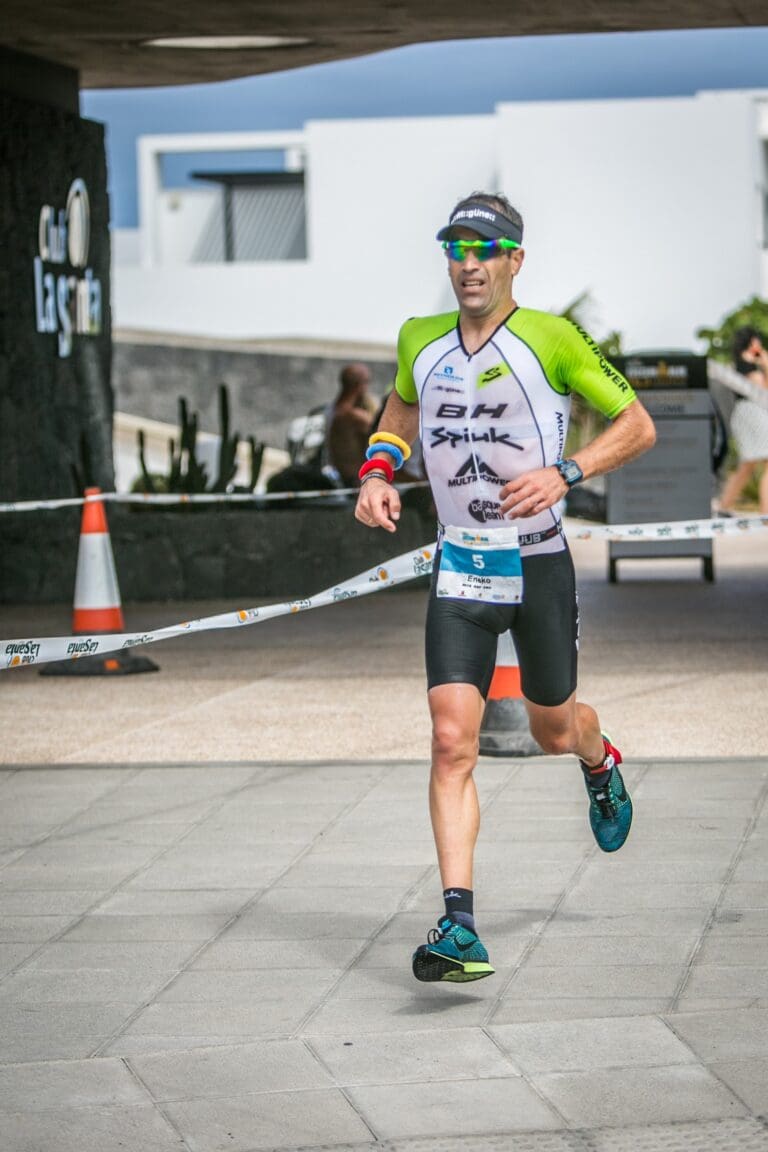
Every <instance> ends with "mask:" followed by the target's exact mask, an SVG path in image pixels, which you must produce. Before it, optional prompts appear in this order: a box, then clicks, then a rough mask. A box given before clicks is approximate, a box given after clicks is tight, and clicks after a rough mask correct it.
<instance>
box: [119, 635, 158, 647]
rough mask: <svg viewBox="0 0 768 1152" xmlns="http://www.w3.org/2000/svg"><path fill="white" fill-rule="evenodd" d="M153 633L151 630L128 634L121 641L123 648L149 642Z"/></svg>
mask: <svg viewBox="0 0 768 1152" xmlns="http://www.w3.org/2000/svg"><path fill="white" fill-rule="evenodd" d="M152 639H153V634H152V633H151V632H144V633H142V635H141V636H129V637H128V639H127V640H124V641H123V643H122V647H123V648H135V647H136V645H137V644H151V643H152Z"/></svg>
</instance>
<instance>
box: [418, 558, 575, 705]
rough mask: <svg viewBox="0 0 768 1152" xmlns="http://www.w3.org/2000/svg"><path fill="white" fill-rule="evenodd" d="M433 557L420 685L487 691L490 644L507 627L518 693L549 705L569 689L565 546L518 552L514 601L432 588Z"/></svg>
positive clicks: (570, 602)
mask: <svg viewBox="0 0 768 1152" xmlns="http://www.w3.org/2000/svg"><path fill="white" fill-rule="evenodd" d="M439 555H440V554H439V552H438V554H437V556H436V557H435V567H434V572H433V575H432V588H431V591H430V596H429V606H428V608H427V629H426V658H427V684H428V687H430V688H435V687H437V685H439V684H474V685H476V687H477V688H478V689H479V690H480V693H481V694H482V696H483V697H486V696H487V695H488V689H489V688H490V686H491V679H492V677H493V669H494V666H495V663H496V643H497V638H498V637H499V636H500V635H501V633H502V632H506V631H507V629H509V630H510V631H511V633H512V640H513V641H514V645H515V651H516V652H517V658H518V661H519V664H520V678H521V684H522V689H523V695H524V696H525V698H526V699H527V700H530V701H531V703H532V704H541V705H544V706H546V707H554V706H555V705H557V704H562V703H563V702H564V701H565V700H567V699H568V697H569V696H570V695H571V694H572V693H573V692H574V691H575V690H576V664H577V654H578V642H579V607H578V598H577V595H576V579H575V575H574V571H573V561H572V560H571V554H570V552H569V551H568V549H567V548H566V549H564V550H563V551H562V552H553V553H548V554H545V555H543V556H523V558H522V562H523V602H522V604H510V605H498V604H483V603H478V602H477V601H466V600H451V599H448V598H446V597H440V598H439V599H438V597H437V596H436V595H435V581H436V576H437V569H438V561H439Z"/></svg>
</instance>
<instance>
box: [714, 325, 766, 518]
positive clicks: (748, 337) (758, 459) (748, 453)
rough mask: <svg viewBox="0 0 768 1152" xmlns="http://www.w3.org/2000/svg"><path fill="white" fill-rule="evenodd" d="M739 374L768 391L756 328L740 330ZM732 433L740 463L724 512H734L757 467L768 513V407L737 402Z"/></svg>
mask: <svg viewBox="0 0 768 1152" xmlns="http://www.w3.org/2000/svg"><path fill="white" fill-rule="evenodd" d="M733 360H734V364H735V366H736V371H737V372H740V373H741V374H742V376H746V377H747V378H748V379H749V380H751V381H752V383H753V384H757V385H758V386H760V387H762V388H768V351H766V349H765V346H764V344H763V336H762V335H761V333H760V332H758V331H757V329H756V328H739V329H738V331H737V332H736V335H735V336H734V340H733ZM731 433H732V435H733V438H734V440H735V441H736V449H737V451H738V454H739V463H738V464H737V466H736V468H735V469H734V471H733V472H732V473H731V475H730V476H729V477H728V479H727V481H726V483H725V486H724V488H723V492H722V496H721V498H720V511H721V512H732V511H733V509H734V505H735V503H736V501H737V500H738V498H739V496H740V495H741V493H742V492H743V490H744V488H745V486H746V485H747V484H748V483H749V481H750V480H751V479H752V476H753V474H754V472H755V469H756V468H760V467H762V469H763V473H762V476H761V478H760V482H759V485H758V493H759V500H760V512H761V514H763V515H765V514H767V513H768V468H767V467H766V466H765V465H766V461H768V408H763V407H762V406H761V405H760V404H755V402H754V401H753V400H749V399H747V398H746V397H744V396H740V397H739V399H738V400H737V401H736V404H735V406H734V409H733V415H732V417H731Z"/></svg>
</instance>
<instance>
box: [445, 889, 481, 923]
mask: <svg viewBox="0 0 768 1152" xmlns="http://www.w3.org/2000/svg"><path fill="white" fill-rule="evenodd" d="M443 900H444V901H445V914H446V916H450V917H451V919H452V920H455V921H456V923H457V924H463V926H464V927H465V928H469V930H470V931H471V932H474V931H475V917H474V911H473V903H474V893H473V892H472V890H471V889H470V888H446V889H445V890H444V892H443Z"/></svg>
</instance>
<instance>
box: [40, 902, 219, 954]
mask: <svg viewBox="0 0 768 1152" xmlns="http://www.w3.org/2000/svg"><path fill="white" fill-rule="evenodd" d="M230 919H231V915H230V914H228V913H226V912H225V913H223V914H222V915H220V916H213V915H211V914H209V915H200V916H159V915H157V916H132V915H130V914H129V913H125V914H124V915H119V914H117V913H112V914H110V915H101V914H100V913H94V914H92V915H90V916H84V917H83V918H82V919H81V920H78V922H77V923H76V924H75V925H74V926H73V927H72V928H70V929H69V930H68V931H67V932H66V933H65V934H64V936H63V937H62V941H61V943H62V945H63V946H66V947H68V948H71V946H72V945H74V944H75V943H83V944H100V945H102V946H104V945H109V944H113V945H119V956H125V955H127V954H130V948H129V949H128V950H127V951H126V949H125V946H126V944H133V945H139V946H141V945H146V946H150V945H152V944H157V943H161V944H162V943H169V944H170V946H171V947H172V948H173V949H175V950H176V951H177V952H178V953H179V955H180V956H181V955H184V956H189V955H190V954H191V953H192V952H193V951H194V950H195V946H198V945H199V944H200V943H202V942H203V941H206V940H209V939H210V938H211V937H212V936H216V935H217V934H218V933H219V932H220V931H221V930H222V929H223V928H224V926H225V925H226V924H227V923H228V922H229V920H230ZM65 954H66V953H65ZM68 954H69V955H74V953H72V952H69V953H68ZM91 954H93V953H91ZM166 954H167V953H166Z"/></svg>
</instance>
